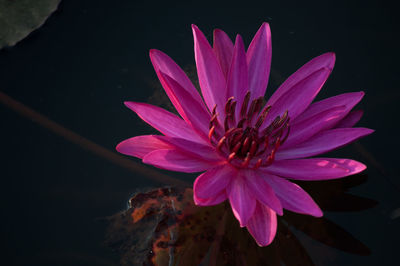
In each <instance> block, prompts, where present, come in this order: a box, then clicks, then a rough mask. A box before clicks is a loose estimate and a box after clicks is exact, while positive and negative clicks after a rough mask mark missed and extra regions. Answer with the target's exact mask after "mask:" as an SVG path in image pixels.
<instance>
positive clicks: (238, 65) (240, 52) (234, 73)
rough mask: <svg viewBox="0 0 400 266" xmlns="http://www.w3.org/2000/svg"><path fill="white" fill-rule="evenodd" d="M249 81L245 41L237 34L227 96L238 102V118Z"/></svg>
mask: <svg viewBox="0 0 400 266" xmlns="http://www.w3.org/2000/svg"><path fill="white" fill-rule="evenodd" d="M248 82H249V81H248V72H247V62H246V52H245V50H244V43H243V39H242V37H240V35H237V37H236V43H235V48H234V51H233V57H232V64H231V68H230V70H229V74H228V79H227V91H228V95H227V96H228V97H227V98H229V97H231V96H233V97H235V100H236V101H237V102H238V104H237V106H236V115H237V116H236V119H238V118H239V116H240V112H239V110H240V108H241V107H242V106H241V105H240V103H242V102H243V99H244V96H245V95H246V92H247V90H248V86H249V83H248Z"/></svg>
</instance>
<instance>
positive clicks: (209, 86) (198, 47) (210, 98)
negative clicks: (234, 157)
mask: <svg viewBox="0 0 400 266" xmlns="http://www.w3.org/2000/svg"><path fill="white" fill-rule="evenodd" d="M192 30H193V38H194V52H195V59H196V66H197V75H198V77H199V83H200V87H201V92H202V94H203V97H204V101H205V102H206V104H207V106H208V109H209V110H210V111H211V110H212V109H213V108H214V106H215V105H217V111H218V114H219V115H220V116H221V117H222V116H223V115H224V106H225V101H226V82H225V77H224V74H223V73H222V70H221V67H220V65H219V63H218V60H217V58H216V56H215V54H214V51H213V50H212V48H211V46H210V44H209V43H208V41H207V39H206V37H205V36H204V34H203V33H202V32H201V31H200V30H199V28H197V26H196V25H192ZM222 121H223V120H222Z"/></svg>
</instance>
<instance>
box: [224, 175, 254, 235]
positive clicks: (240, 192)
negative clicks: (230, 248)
mask: <svg viewBox="0 0 400 266" xmlns="http://www.w3.org/2000/svg"><path fill="white" fill-rule="evenodd" d="M246 183H247V182H246V181H245V180H244V179H243V178H242V177H241V176H236V177H235V178H233V180H232V182H231V183H230V185H229V186H228V188H227V194H228V198H229V201H230V203H231V206H232V211H233V214H234V215H235V217H236V219H238V221H239V223H240V226H241V227H244V226H246V225H247V222H248V221H249V219H250V218H251V216H252V215H253V212H254V209H255V207H256V200H255V198H254V196H253V195H252V194H251V192H250V191H249V189H248V187H247V185H246Z"/></svg>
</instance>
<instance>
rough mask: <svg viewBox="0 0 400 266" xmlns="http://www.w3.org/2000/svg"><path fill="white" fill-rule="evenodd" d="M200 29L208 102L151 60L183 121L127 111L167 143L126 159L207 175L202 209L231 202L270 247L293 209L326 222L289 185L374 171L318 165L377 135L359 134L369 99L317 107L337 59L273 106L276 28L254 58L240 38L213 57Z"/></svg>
mask: <svg viewBox="0 0 400 266" xmlns="http://www.w3.org/2000/svg"><path fill="white" fill-rule="evenodd" d="M192 29H193V36H194V50H195V59H196V66H197V74H198V78H199V83H200V88H201V94H202V95H200V94H199V93H198V91H197V90H196V88H195V86H194V85H193V84H192V82H191V81H190V80H189V78H188V77H187V76H186V74H185V73H184V72H183V71H182V69H181V68H180V67H179V66H178V65H177V64H176V63H175V62H174V61H172V59H171V58H169V57H168V56H167V55H166V54H164V53H163V52H161V51H158V50H151V51H150V58H151V62H152V63H153V66H154V69H155V71H156V73H157V76H158V78H159V79H160V81H161V84H162V86H163V87H164V89H165V91H166V93H167V95H168V97H169V98H170V100H171V102H172V104H173V105H174V107H175V108H176V110H177V112H178V113H179V115H180V117H179V116H177V115H175V114H172V113H170V112H168V111H166V110H164V109H161V108H159V107H156V106H152V105H149V104H146V103H136V102H125V104H126V106H127V107H129V108H130V109H132V110H133V111H134V112H136V113H137V114H138V115H139V116H140V117H141V118H142V119H143V120H144V121H146V122H147V123H149V124H150V125H151V126H152V127H154V128H155V129H157V130H158V131H160V132H161V133H162V134H163V135H145V136H137V137H133V138H130V139H127V140H125V141H123V142H121V143H120V144H118V146H117V150H118V151H119V152H120V153H123V154H126V155H130V156H135V157H138V158H141V159H143V162H144V163H147V164H151V165H153V166H156V167H159V168H162V169H168V170H172V171H179V172H186V173H193V172H204V171H205V172H204V173H202V174H201V175H200V176H198V177H197V179H196V181H195V183H194V186H193V190H194V201H195V203H196V204H197V205H200V206H209V205H216V204H219V203H221V202H223V201H225V200H229V202H230V205H231V207H232V211H233V214H234V215H235V217H236V218H237V219H238V221H239V223H240V226H242V227H244V226H245V227H247V229H248V231H249V232H250V234H251V235H252V236H253V237H254V239H255V240H256V241H257V243H258V244H259V245H260V246H266V245H268V244H269V243H271V241H272V240H273V239H274V236H275V233H276V229H277V217H276V214H278V215H282V214H283V209H287V210H290V211H293V212H297V213H303V214H308V215H312V216H315V217H320V216H322V211H321V210H320V208H319V207H318V205H317V204H316V203H315V202H314V201H313V199H312V198H311V197H310V196H309V195H308V194H307V193H306V192H305V191H304V190H303V189H302V188H301V187H299V186H298V185H296V184H295V183H292V182H290V181H289V180H288V179H293V180H327V179H335V178H341V177H345V176H349V175H353V174H357V173H359V172H361V171H363V170H364V169H365V168H366V167H365V165H364V164H362V163H359V162H357V161H353V160H350V159H335V158H318V157H314V156H317V155H320V154H322V153H325V152H328V151H331V150H333V149H336V148H339V147H342V146H344V145H346V144H348V143H350V142H353V141H355V140H357V139H358V138H360V137H363V136H365V135H368V134H371V133H372V132H373V130H371V129H367V128H353V126H354V125H355V124H356V123H357V122H358V120H359V119H360V118H361V115H362V113H360V112H350V111H351V109H352V108H353V107H354V106H355V105H356V104H357V103H358V102H359V101H360V100H361V98H362V97H363V95H364V93H363V92H352V93H345V94H341V95H338V96H335V97H331V98H327V99H324V100H321V101H318V102H314V103H312V101H313V100H314V98H315V96H316V95H317V94H318V92H319V91H320V89H321V88H322V86H323V85H324V83H325V81H326V80H327V78H328V76H329V74H330V73H331V71H332V69H333V66H334V63H335V55H334V54H333V53H325V54H323V55H320V56H318V57H316V58H314V59H312V60H311V61H309V62H308V63H306V64H305V65H304V66H302V67H301V68H300V69H299V70H297V71H296V72H295V73H294V74H293V75H291V76H290V77H289V78H288V79H287V80H286V81H285V82H284V83H283V84H282V85H281V86H280V87H279V88H278V89H277V90H276V92H275V93H274V94H273V95H272V97H271V98H270V99H269V100H268V101H267V102H266V103H265V102H264V94H265V90H266V87H267V84H268V78H269V72H270V65H271V33H270V28H269V25H268V23H264V24H263V25H262V26H261V27H260V29H259V30H258V32H257V33H256V35H255V36H254V39H253V40H252V42H251V43H250V46H249V47H248V49H247V51H245V47H244V44H243V40H242V38H241V36H240V35H237V37H236V41H235V43H234V44H233V43H232V41H231V39H230V38H229V37H228V36H227V35H226V33H225V32H223V31H221V30H218V29H217V30H215V31H214V43H213V47H211V46H210V44H209V42H208V41H207V39H206V38H205V36H204V35H203V33H202V32H201V31H200V30H199V29H198V27H197V26H194V25H193V26H192ZM309 157H312V158H309Z"/></svg>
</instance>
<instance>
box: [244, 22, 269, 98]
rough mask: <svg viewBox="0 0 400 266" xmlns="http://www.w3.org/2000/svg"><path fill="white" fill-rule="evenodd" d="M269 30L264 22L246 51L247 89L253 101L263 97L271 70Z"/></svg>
mask: <svg viewBox="0 0 400 266" xmlns="http://www.w3.org/2000/svg"><path fill="white" fill-rule="evenodd" d="M271 56H272V45H271V30H270V28H269V24H268V23H266V22H264V23H263V24H262V25H261V27H260V29H259V30H258V31H257V33H256V35H255V36H254V38H253V40H252V41H251V43H250V46H249V48H248V50H247V63H248V67H249V84H250V86H249V88H250V90H251V93H252V96H253V99H254V98H258V97H263V96H264V94H265V90H266V89H267V85H268V79H269V72H270V69H271Z"/></svg>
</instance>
